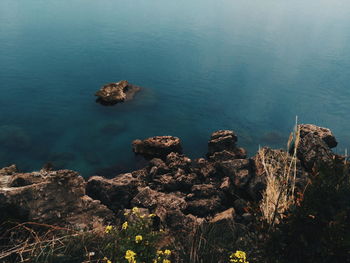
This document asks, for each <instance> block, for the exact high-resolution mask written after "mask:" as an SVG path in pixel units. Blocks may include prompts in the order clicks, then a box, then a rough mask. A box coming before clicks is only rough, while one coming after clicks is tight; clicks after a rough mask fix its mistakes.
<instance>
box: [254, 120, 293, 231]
mask: <svg viewBox="0 0 350 263" xmlns="http://www.w3.org/2000/svg"><path fill="white" fill-rule="evenodd" d="M299 140H300V130H299V127H298V125H297V124H296V125H295V130H294V132H292V133H291V135H290V137H289V140H288V143H287V151H282V150H280V151H279V150H271V149H268V148H262V149H259V152H258V159H259V161H260V162H261V164H262V166H263V169H264V172H265V174H266V189H265V191H264V193H263V198H262V200H261V203H260V210H261V212H262V215H263V218H264V219H265V220H266V221H267V223H268V224H269V225H270V228H272V227H273V226H274V225H275V224H278V223H279V222H280V220H281V219H282V218H283V215H284V213H285V212H286V211H287V210H288V209H289V207H290V206H291V205H292V204H293V203H294V200H295V198H294V197H295V182H296V176H297V157H296V153H297V148H298V145H299ZM292 143H294V147H293V148H294V150H293V153H292V154H290V153H289V151H288V150H289V149H290V148H291V144H292Z"/></svg>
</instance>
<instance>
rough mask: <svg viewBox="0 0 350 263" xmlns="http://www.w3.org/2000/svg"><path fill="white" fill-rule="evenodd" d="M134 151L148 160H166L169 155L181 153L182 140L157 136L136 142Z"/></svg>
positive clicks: (133, 144) (133, 143) (134, 142)
mask: <svg viewBox="0 0 350 263" xmlns="http://www.w3.org/2000/svg"><path fill="white" fill-rule="evenodd" d="M132 149H133V151H134V152H135V153H136V154H140V155H143V156H144V157H147V158H165V157H166V156H167V155H168V154H169V153H171V152H175V153H181V152H182V147H181V144H180V139H179V138H177V137H173V136H155V137H151V138H148V139H145V140H134V141H133V142H132Z"/></svg>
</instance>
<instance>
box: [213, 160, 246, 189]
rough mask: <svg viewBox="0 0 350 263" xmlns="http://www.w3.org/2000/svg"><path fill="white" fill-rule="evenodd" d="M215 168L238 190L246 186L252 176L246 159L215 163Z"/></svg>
mask: <svg viewBox="0 0 350 263" xmlns="http://www.w3.org/2000/svg"><path fill="white" fill-rule="evenodd" d="M217 167H218V169H219V170H220V171H222V173H223V175H224V176H227V177H229V178H231V180H232V182H233V184H234V185H235V186H236V187H238V188H243V187H245V186H246V184H247V183H248V181H249V180H250V178H251V176H252V172H251V162H250V160H248V159H234V160H229V161H224V162H220V163H217Z"/></svg>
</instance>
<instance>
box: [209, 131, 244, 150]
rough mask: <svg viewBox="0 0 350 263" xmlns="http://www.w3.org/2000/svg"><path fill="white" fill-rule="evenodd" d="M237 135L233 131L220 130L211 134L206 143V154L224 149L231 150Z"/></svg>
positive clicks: (233, 147) (234, 145)
mask: <svg viewBox="0 0 350 263" xmlns="http://www.w3.org/2000/svg"><path fill="white" fill-rule="evenodd" d="M236 142H237V136H236V134H235V133H234V132H233V131H229V130H220V131H216V132H214V133H213V134H212V135H211V138H210V141H209V143H208V154H207V156H211V155H213V154H214V153H215V152H221V151H224V150H227V151H233V150H234V149H235V147H236Z"/></svg>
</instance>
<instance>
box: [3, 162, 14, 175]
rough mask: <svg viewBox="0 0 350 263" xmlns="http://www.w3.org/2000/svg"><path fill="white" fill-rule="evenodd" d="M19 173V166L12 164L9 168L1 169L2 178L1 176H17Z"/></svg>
mask: <svg viewBox="0 0 350 263" xmlns="http://www.w3.org/2000/svg"><path fill="white" fill-rule="evenodd" d="M17 172H18V170H17V166H16V165H15V164H12V165H10V166H8V167H4V168H2V169H0V176H1V175H12V174H15V173H17Z"/></svg>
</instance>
